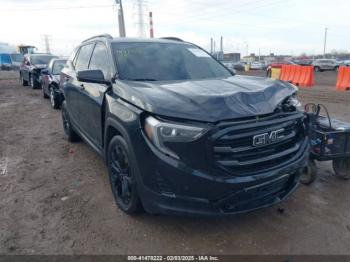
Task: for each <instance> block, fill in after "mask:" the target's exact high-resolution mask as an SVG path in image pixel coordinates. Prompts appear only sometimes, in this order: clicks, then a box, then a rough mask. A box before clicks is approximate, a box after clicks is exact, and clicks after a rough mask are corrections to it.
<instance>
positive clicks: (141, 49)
mask: <svg viewBox="0 0 350 262" xmlns="http://www.w3.org/2000/svg"><path fill="white" fill-rule="evenodd" d="M60 83H61V88H62V89H63V94H64V99H65V101H64V102H63V104H62V119H63V126H64V130H65V133H66V134H67V136H68V139H69V140H70V141H75V140H77V139H79V138H80V137H81V138H83V139H84V140H85V141H86V142H87V143H88V144H90V145H91V146H92V147H93V148H94V149H95V150H96V151H97V152H98V153H99V154H100V155H101V156H103V157H104V158H105V161H106V164H107V166H108V173H109V178H110V183H111V187H112V192H113V194H114V197H115V200H116V202H117V205H118V206H119V207H120V208H121V209H122V210H123V211H124V212H126V213H129V214H131V213H135V212H137V211H139V210H140V209H142V208H143V209H145V210H146V211H147V212H150V213H167V214H181V215H226V214H234V213H240V212H245V211H248V210H253V209H257V208H261V207H265V206H269V205H272V204H275V203H277V202H279V201H281V200H283V199H285V198H286V197H287V196H288V195H289V194H290V193H291V192H292V191H293V190H294V189H295V188H296V186H297V185H298V182H299V174H300V172H299V170H300V169H301V168H303V167H304V165H305V164H306V161H307V159H308V154H309V153H308V151H309V150H308V138H307V132H306V129H307V128H306V124H305V115H304V113H303V112H301V111H300V110H299V109H298V106H299V102H298V100H297V98H296V96H295V95H296V91H297V89H296V88H295V87H294V86H293V85H291V84H289V83H287V82H282V81H276V80H271V79H268V78H262V77H245V76H235V75H233V74H232V73H231V72H230V71H229V70H228V69H226V68H225V67H224V66H223V65H222V64H220V63H219V62H218V61H216V60H215V59H214V58H213V57H211V56H210V55H209V54H208V53H207V52H206V51H204V50H203V49H201V48H199V47H198V46H196V45H194V44H191V43H188V42H184V41H181V40H180V39H176V38H164V39H133V38H112V37H111V36H109V35H100V36H95V37H92V38H89V39H87V40H85V41H84V42H82V44H81V45H80V46H79V47H78V48H77V49H76V51H75V52H74V53H73V54H72V56H71V57H70V59H69V60H68V62H67V66H66V67H65V68H64V69H63V70H62V73H61V81H60Z"/></svg>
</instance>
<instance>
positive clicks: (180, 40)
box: [160, 36, 184, 42]
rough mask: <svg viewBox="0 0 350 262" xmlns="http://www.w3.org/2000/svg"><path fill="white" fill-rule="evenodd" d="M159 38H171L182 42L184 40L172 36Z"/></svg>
mask: <svg viewBox="0 0 350 262" xmlns="http://www.w3.org/2000/svg"><path fill="white" fill-rule="evenodd" d="M160 39H167V40H173V41H179V42H184V40H182V39H181V38H178V37H173V36H167V37H161V38H160Z"/></svg>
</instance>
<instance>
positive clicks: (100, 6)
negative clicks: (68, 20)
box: [2, 5, 115, 12]
mask: <svg viewBox="0 0 350 262" xmlns="http://www.w3.org/2000/svg"><path fill="white" fill-rule="evenodd" d="M114 6H115V5H85V6H69V7H68V6H67V7H47V8H18V9H17V8H15V9H3V10H2V11H6V12H23V11H25V12H27V11H48V10H71V9H88V8H107V7H108V8H110V7H114Z"/></svg>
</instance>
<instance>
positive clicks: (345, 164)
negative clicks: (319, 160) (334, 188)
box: [333, 158, 350, 180]
mask: <svg viewBox="0 0 350 262" xmlns="http://www.w3.org/2000/svg"><path fill="white" fill-rule="evenodd" d="M333 169H334V172H335V174H336V176H337V177H339V178H342V179H345V180H347V179H350V158H338V159H335V160H333Z"/></svg>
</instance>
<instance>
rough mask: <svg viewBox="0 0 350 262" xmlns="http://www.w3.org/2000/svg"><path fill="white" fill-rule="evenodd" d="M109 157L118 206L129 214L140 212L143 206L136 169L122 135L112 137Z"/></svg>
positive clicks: (109, 168) (111, 178)
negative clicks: (137, 183)
mask: <svg viewBox="0 0 350 262" xmlns="http://www.w3.org/2000/svg"><path fill="white" fill-rule="evenodd" d="M107 157H108V162H107V163H108V174H109V181H110V183H111V188H112V192H113V196H114V199H115V201H116V203H117V205H118V207H119V208H120V209H121V210H122V211H124V212H125V213H127V214H135V213H138V212H140V211H141V210H142V207H141V202H140V199H139V195H138V191H137V186H136V178H135V171H134V169H133V167H132V164H131V159H130V151H129V147H128V145H127V143H126V142H125V140H124V139H123V138H122V137H121V136H115V137H113V138H112V140H111V141H110V143H109V145H108V155H107Z"/></svg>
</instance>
